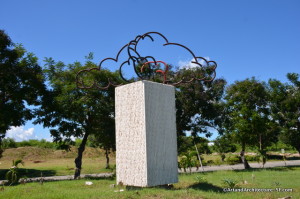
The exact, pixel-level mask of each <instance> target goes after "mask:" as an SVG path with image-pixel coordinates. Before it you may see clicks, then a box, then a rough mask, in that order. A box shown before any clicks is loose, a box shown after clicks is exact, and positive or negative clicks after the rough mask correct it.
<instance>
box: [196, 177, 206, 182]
mask: <svg viewBox="0 0 300 199" xmlns="http://www.w3.org/2000/svg"><path fill="white" fill-rule="evenodd" d="M196 180H197V182H198V183H207V179H206V178H205V177H204V176H199V175H198V176H196Z"/></svg>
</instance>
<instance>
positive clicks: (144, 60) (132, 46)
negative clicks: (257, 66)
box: [76, 32, 217, 89]
mask: <svg viewBox="0 0 300 199" xmlns="http://www.w3.org/2000/svg"><path fill="white" fill-rule="evenodd" d="M154 35H156V36H159V37H161V38H162V39H163V40H164V42H165V43H164V44H163V46H172V45H173V46H179V47H181V48H183V49H185V50H186V51H187V52H189V54H190V55H191V56H192V58H193V59H192V61H191V63H192V64H194V65H195V66H196V68H200V69H205V70H203V71H204V72H202V73H201V74H200V75H199V74H193V75H192V76H190V77H184V76H183V77H180V78H179V79H176V78H172V79H168V73H169V67H168V65H167V64H166V63H165V62H164V61H162V60H156V59H155V57H153V56H151V55H147V56H141V54H140V53H139V52H138V51H137V46H138V44H139V42H140V41H141V40H144V39H145V38H149V39H150V40H151V41H152V42H154V40H155V39H154V37H153V36H154ZM123 51H124V52H126V53H127V55H128V59H127V60H126V61H124V62H123V63H121V64H120V66H119V75H120V77H121V79H122V80H123V81H124V82H127V83H131V82H133V81H134V80H132V79H127V78H125V77H124V75H123V73H122V69H123V66H124V65H126V64H127V65H131V64H132V66H133V69H134V72H135V74H136V76H137V77H138V78H137V79H136V80H145V79H150V78H149V76H147V75H146V76H145V75H142V73H143V72H144V68H145V67H146V66H147V65H148V70H149V71H150V73H154V72H155V73H161V74H162V76H163V81H162V83H164V84H169V85H173V86H177V85H179V84H185V83H192V82H195V81H213V80H214V78H215V77H216V68H217V63H216V62H215V61H208V60H207V59H205V58H204V57H197V56H196V55H195V54H194V53H193V51H191V50H190V49H189V48H188V47H186V46H184V45H182V44H178V43H171V42H169V41H168V39H167V38H166V37H165V36H164V35H163V34H161V33H159V32H147V33H145V34H143V35H138V36H136V37H135V39H134V40H131V41H130V42H129V43H128V44H125V45H124V46H123V47H122V48H121V49H120V50H119V52H118V53H117V55H116V57H115V58H112V57H108V58H105V59H103V60H102V61H101V62H100V63H99V66H98V67H96V68H89V69H84V70H81V71H79V72H78V73H77V76H76V82H77V87H78V88H82V89H90V88H97V89H108V88H109V87H111V86H113V87H116V86H120V85H123V84H125V83H121V84H117V83H114V82H113V81H112V80H111V79H109V78H108V79H107V84H106V85H104V86H103V85H102V86H99V85H98V84H97V82H96V81H93V83H92V84H91V85H86V84H85V83H84V80H83V79H82V78H81V75H82V74H84V73H90V72H92V71H97V72H100V71H101V68H102V64H103V63H104V62H106V61H108V60H110V61H114V62H118V61H119V57H120V54H121V52H123ZM151 64H152V66H157V65H158V64H163V65H164V66H165V69H164V70H156V71H153V69H152V68H151ZM205 73H206V74H205ZM173 74H174V73H173ZM175 75H176V74H175Z"/></svg>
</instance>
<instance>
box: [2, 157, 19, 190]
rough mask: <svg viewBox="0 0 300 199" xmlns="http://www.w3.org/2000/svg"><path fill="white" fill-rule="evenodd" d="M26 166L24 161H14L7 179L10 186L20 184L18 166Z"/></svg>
mask: <svg viewBox="0 0 300 199" xmlns="http://www.w3.org/2000/svg"><path fill="white" fill-rule="evenodd" d="M19 164H22V165H24V162H23V161H22V160H16V161H15V160H13V164H12V167H10V168H9V171H8V172H7V173H6V175H5V177H6V179H7V180H8V184H10V185H12V184H15V183H18V182H19V179H20V176H19V173H18V165H19Z"/></svg>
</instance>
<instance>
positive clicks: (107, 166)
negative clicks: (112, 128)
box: [105, 148, 110, 169]
mask: <svg viewBox="0 0 300 199" xmlns="http://www.w3.org/2000/svg"><path fill="white" fill-rule="evenodd" d="M105 158H106V167H105V168H106V169H109V168H110V166H109V149H107V148H106V149H105Z"/></svg>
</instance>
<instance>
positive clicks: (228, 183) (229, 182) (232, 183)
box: [222, 178, 238, 189]
mask: <svg viewBox="0 0 300 199" xmlns="http://www.w3.org/2000/svg"><path fill="white" fill-rule="evenodd" d="M222 182H223V184H224V185H225V186H226V187H228V188H230V189H233V188H235V187H236V186H237V184H238V181H236V180H233V179H231V178H225V179H223V180H222Z"/></svg>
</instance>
